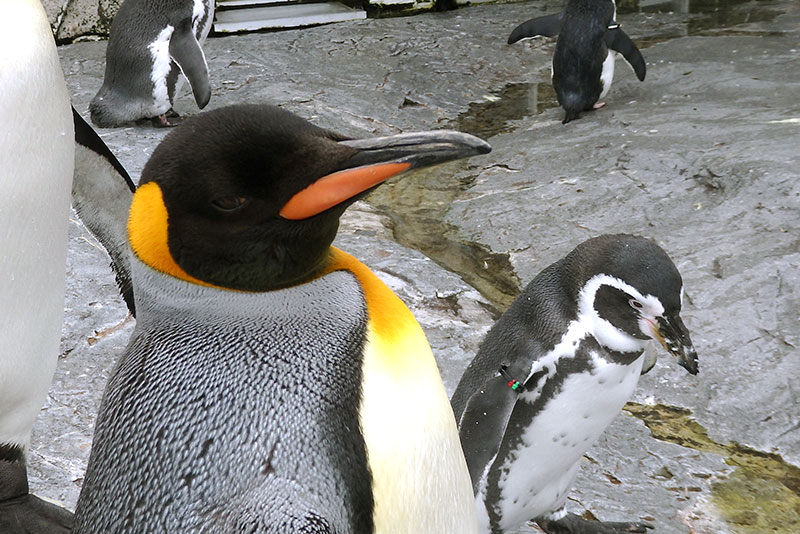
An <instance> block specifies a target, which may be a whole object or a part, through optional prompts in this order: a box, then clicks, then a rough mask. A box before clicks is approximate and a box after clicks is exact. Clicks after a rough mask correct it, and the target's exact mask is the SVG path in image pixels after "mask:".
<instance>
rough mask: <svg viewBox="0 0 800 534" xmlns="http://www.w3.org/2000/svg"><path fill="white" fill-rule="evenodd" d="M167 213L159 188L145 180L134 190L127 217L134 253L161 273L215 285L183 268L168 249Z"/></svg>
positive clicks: (129, 237) (193, 282)
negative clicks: (144, 182)
mask: <svg viewBox="0 0 800 534" xmlns="http://www.w3.org/2000/svg"><path fill="white" fill-rule="evenodd" d="M168 227H169V214H168V213H167V207H166V206H165V205H164V196H163V195H162V193H161V188H160V187H159V186H158V184H157V183H155V182H148V183H146V184H144V185H142V186H141V187H139V188H138V189H137V190H136V193H134V195H133V200H132V201H131V209H130V213H129V216H128V240H129V241H130V244H131V248H132V249H133V252H134V253H135V254H136V256H137V257H138V258H139V259H140V260H141V261H142V262H143V263H145V264H147V265H149V266H150V267H152V268H153V269H155V270H157V271H160V272H162V273H164V274H168V275H170V276H174V277H175V278H179V279H181V280H184V281H186V282H190V283H192V284H197V285H201V286H208V287H217V286H215V285H214V284H209V283H208V282H204V281H202V280H200V279H198V278H195V277H194V276H192V275H190V274H189V273H187V272H186V271H184V270H183V269H182V268H181V267H180V265H178V264H177V263H176V262H175V259H174V258H173V257H172V254H171V253H170V251H169V245H168V243H167V240H168V238H169V233H168V232H167V228H168Z"/></svg>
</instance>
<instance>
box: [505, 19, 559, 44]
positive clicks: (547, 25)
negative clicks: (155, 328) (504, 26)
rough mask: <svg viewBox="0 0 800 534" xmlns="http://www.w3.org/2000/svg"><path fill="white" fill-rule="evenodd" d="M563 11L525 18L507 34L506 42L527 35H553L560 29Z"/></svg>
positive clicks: (514, 41)
mask: <svg viewBox="0 0 800 534" xmlns="http://www.w3.org/2000/svg"><path fill="white" fill-rule="evenodd" d="M563 16H564V12H563V11H562V12H561V13H556V14H555V15H547V16H546V17H537V18H535V19H531V20H526V21H525V22H523V23H522V24H520V25H519V26H517V27H516V28H514V31H512V32H511V35H509V36H508V44H514V43H516V42H517V41H519V40H521V39H526V38H528V37H536V36H539V35H542V36H544V37H555V36H556V35H558V32H559V31H560V30H561V18H562V17H563Z"/></svg>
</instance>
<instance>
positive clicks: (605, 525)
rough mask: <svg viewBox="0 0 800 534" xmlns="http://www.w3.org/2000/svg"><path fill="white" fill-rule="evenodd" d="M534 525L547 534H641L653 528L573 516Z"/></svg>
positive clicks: (569, 515)
mask: <svg viewBox="0 0 800 534" xmlns="http://www.w3.org/2000/svg"><path fill="white" fill-rule="evenodd" d="M536 524H537V525H539V527H540V528H541V529H542V530H544V531H545V532H546V533H547V534H630V533H635V534H642V533H644V532H647V529H651V528H653V525H651V524H649V523H614V522H605V521H593V520H589V519H583V518H582V517H580V516H578V515H575V514H567V515H566V516H564V517H562V518H561V519H557V520H550V519H540V520H538V521H536Z"/></svg>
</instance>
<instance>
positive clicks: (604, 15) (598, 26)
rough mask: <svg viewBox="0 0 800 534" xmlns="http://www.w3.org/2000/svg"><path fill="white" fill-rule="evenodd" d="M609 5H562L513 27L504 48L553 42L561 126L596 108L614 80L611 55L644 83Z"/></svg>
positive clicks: (587, 1)
mask: <svg viewBox="0 0 800 534" xmlns="http://www.w3.org/2000/svg"><path fill="white" fill-rule="evenodd" d="M616 12H617V7H616V4H615V3H614V0H567V6H566V8H565V9H564V11H563V12H561V13H558V14H555V15H548V16H546V17H539V18H535V19H531V20H528V21H526V22H523V23H522V24H520V25H519V26H517V27H516V28H515V29H514V31H513V32H511V35H510V36H509V38H508V44H513V43H516V42H517V41H519V40H521V39H525V38H527V37H535V36H538V35H543V36H545V37H555V36H556V35H558V39H557V41H556V49H555V52H554V54H553V73H552V74H553V88H554V89H555V91H556V97H557V98H558V103H559V104H560V105H561V107H563V108H564V111H565V112H566V114H565V115H564V120H563V121H562V123H563V124H567V123H568V122H569V121H571V120H573V119H577V118H578V117H579V116H580V114H581V112H582V111H590V110H593V109H598V108H601V107H603V106H604V105H605V102H599V103H598V100H600V99H601V98H604V97H605V96H606V94H607V93H608V90H609V89H610V88H611V81H612V80H613V79H614V56H615V54H614V52H615V51H616V52H619V53H621V54H622V55H623V57H624V58H625V60H626V61H627V62H628V63H629V64H630V66H631V67H632V68H633V70H634V72H635V73H636V77H637V78H639V81H644V77H645V73H646V71H647V67H646V66H645V62H644V58H643V57H642V54H641V53H640V52H639V49H638V48H636V45H635V44H634V43H633V41H631V39H630V37H628V35H627V34H626V33H625V32H624V31H622V29H621V28H620V26H619V24H618V23H617V22H616Z"/></svg>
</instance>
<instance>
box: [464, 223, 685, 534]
mask: <svg viewBox="0 0 800 534" xmlns="http://www.w3.org/2000/svg"><path fill="white" fill-rule="evenodd" d="M682 297H683V285H682V281H681V277H680V274H679V273H678V271H677V269H676V268H675V266H674V264H673V263H672V261H671V260H670V259H669V257H668V256H667V255H666V254H665V253H664V251H663V250H662V249H661V248H660V247H658V246H657V245H656V244H655V243H653V242H651V241H649V240H647V239H644V238H640V237H635V236H629V235H624V234H620V235H606V236H601V237H598V238H595V239H590V240H588V241H586V242H584V243H582V244H581V245H579V246H578V247H577V248H576V249H575V250H573V251H572V252H571V253H570V254H569V255H567V256H566V257H565V258H564V259H562V260H560V261H558V262H556V263H554V264H553V265H551V266H549V267H547V268H546V269H545V270H544V271H542V272H541V273H540V274H539V275H538V276H537V277H536V278H535V279H534V280H533V281H532V282H531V283H530V284H529V285H528V286H527V287H526V288H525V290H524V291H523V292H522V294H521V295H520V296H519V297H518V298H517V299H516V300H515V301H514V303H513V304H512V305H511V307H510V308H509V310H508V311H507V312H506V313H505V314H504V315H503V316H502V317H501V318H500V320H499V321H498V322H497V324H496V325H495V326H494V327H493V328H492V330H491V331H490V332H489V334H488V335H487V337H486V339H485V340H484V342H483V344H482V346H481V349H480V351H479V352H478V355H477V356H476V357H475V359H474V360H473V361H472V362H471V363H470V365H469V367H468V368H467V370H466V371H465V373H464V376H463V377H462V379H461V382H460V383H459V385H458V387H457V389H456V391H455V393H454V395H453V399H452V404H453V408H454V411H455V413H456V418H457V419H459V421H460V427H459V428H460V435H461V441H462V445H463V447H464V452H465V454H466V457H467V464H468V466H469V470H470V476H471V478H472V482H473V489H474V491H475V493H476V506H477V507H478V516H479V523H480V524H481V525H482V528H483V531H484V532H492V533H501V532H507V531H510V530H513V529H514V528H516V527H517V526H518V525H520V524H522V523H524V522H526V521H529V520H537V521H540V526H541V525H544V527H543V528H545V527H547V526H549V527H551V528H556V527H553V526H552V523H553V522H557V521H561V522H570V524H572V526H574V524H573V523H575V522H576V521H581V520H580V519H579V518H578V519H577V520H574V519H573V517H572V516H568V515H567V514H566V511H565V509H564V504H565V502H566V498H567V494H568V491H569V489H570V487H571V485H572V483H573V480H574V477H575V475H576V473H577V469H578V465H579V461H580V458H581V457H582V455H583V453H584V452H585V451H586V450H587V449H588V448H589V447H590V446H591V445H592V443H594V441H595V440H596V439H597V438H598V437H599V436H600V434H601V433H602V432H603V430H604V429H605V428H606V426H608V424H609V423H610V422H611V420H612V419H613V418H614V416H615V415H616V414H617V413H618V412H619V410H620V409H621V408H622V406H623V405H624V403H625V402H626V401H627V400H628V398H629V397H630V395H631V393H632V392H633V389H634V387H635V386H636V383H637V381H638V377H639V374H640V373H641V371H642V363H643V360H644V358H643V357H642V353H643V351H644V349H645V348H646V347H647V345H648V343H649V342H650V341H651V340H657V341H659V342H660V343H661V344H662V345H663V346H664V347H665V348H666V349H667V350H668V351H669V352H670V353H672V354H673V355H674V356H676V357H677V358H678V361H679V363H680V364H681V365H682V366H684V367H685V368H686V369H687V370H688V371H689V372H690V373H691V374H696V373H697V354H696V353H695V351H694V348H693V347H692V344H691V340H690V338H689V333H688V331H687V330H686V327H685V326H684V325H683V322H682V321H681V319H680V315H679V313H680V309H681V300H682ZM548 521H549V522H550V524H548V523H547V522H548ZM560 527H561V528H563V529H564V530H562V531H567V532H571V531H572V530H570V528H568V526H567V525H564V524H561V525H560ZM546 530H547V529H546ZM590 531H591V530H587V531H586V532H590ZM634 531H635V530H634ZM553 532H561V531H559V530H553ZM576 532H578V530H576ZM598 532H600V531H598Z"/></svg>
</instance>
